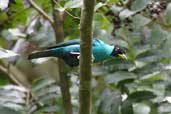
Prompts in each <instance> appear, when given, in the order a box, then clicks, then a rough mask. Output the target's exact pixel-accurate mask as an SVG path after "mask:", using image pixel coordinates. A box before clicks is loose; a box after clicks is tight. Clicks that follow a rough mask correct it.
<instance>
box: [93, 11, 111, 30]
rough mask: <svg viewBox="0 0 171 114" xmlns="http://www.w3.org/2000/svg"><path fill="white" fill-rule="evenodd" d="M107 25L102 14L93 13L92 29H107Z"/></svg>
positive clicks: (108, 23) (106, 20) (107, 21)
mask: <svg viewBox="0 0 171 114" xmlns="http://www.w3.org/2000/svg"><path fill="white" fill-rule="evenodd" d="M109 25H110V22H109V20H108V19H107V18H106V17H105V16H104V15H103V14H102V13H95V15H94V19H93V27H94V29H96V28H98V29H99V28H101V29H107V28H108V27H109Z"/></svg>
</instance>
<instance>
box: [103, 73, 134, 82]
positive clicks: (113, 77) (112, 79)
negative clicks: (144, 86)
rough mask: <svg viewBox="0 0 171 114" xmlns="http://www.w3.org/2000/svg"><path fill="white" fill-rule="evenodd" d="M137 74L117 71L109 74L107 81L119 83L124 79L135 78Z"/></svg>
mask: <svg viewBox="0 0 171 114" xmlns="http://www.w3.org/2000/svg"><path fill="white" fill-rule="evenodd" d="M135 78H136V75H135V74H133V73H130V72H123V71H122V72H121V71H118V72H115V73H114V74H109V75H108V76H107V78H106V83H109V84H110V83H114V84H117V83H119V82H120V81H122V80H126V79H135Z"/></svg>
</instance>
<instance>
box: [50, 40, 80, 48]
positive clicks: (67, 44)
mask: <svg viewBox="0 0 171 114" xmlns="http://www.w3.org/2000/svg"><path fill="white" fill-rule="evenodd" d="M75 44H80V39H74V40H69V41H66V42H62V43H59V44H57V45H56V46H52V47H49V48H47V49H53V48H58V47H65V46H69V45H75Z"/></svg>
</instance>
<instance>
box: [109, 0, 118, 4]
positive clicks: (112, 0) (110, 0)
mask: <svg viewBox="0 0 171 114" xmlns="http://www.w3.org/2000/svg"><path fill="white" fill-rule="evenodd" d="M120 1H121V0H107V2H108V3H117V2H120Z"/></svg>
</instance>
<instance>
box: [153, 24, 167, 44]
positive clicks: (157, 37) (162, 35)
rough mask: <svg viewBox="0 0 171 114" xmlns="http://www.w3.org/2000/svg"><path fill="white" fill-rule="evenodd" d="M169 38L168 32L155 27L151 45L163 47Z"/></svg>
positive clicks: (158, 26)
mask: <svg viewBox="0 0 171 114" xmlns="http://www.w3.org/2000/svg"><path fill="white" fill-rule="evenodd" d="M166 38H167V32H166V31H164V30H163V29H162V28H161V26H160V25H154V26H153V27H152V31H151V45H152V46H155V45H161V43H163V41H164V40H165V39H166Z"/></svg>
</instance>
